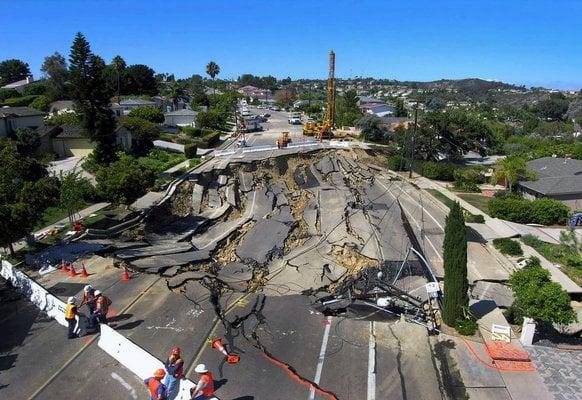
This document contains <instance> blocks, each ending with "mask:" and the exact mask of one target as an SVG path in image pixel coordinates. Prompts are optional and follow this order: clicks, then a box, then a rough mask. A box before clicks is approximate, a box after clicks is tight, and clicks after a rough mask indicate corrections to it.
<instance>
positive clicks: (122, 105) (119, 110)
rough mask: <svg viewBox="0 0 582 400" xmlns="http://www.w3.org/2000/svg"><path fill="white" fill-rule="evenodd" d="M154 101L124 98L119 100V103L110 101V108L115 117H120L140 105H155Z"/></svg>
mask: <svg viewBox="0 0 582 400" xmlns="http://www.w3.org/2000/svg"><path fill="white" fill-rule="evenodd" d="M157 106H158V105H157V104H156V102H155V101H151V100H144V99H125V100H121V101H120V102H119V103H112V104H111V110H112V111H113V112H114V113H115V116H116V117H118V118H119V117H122V116H124V115H127V114H129V113H130V112H131V110H135V109H136V108H140V107H157Z"/></svg>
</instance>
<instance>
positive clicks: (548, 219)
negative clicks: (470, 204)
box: [488, 197, 570, 225]
mask: <svg viewBox="0 0 582 400" xmlns="http://www.w3.org/2000/svg"><path fill="white" fill-rule="evenodd" d="M488 207H489V213H490V214H491V216H492V217H494V218H501V219H505V220H508V221H512V222H518V223H522V224H540V225H552V224H563V223H565V222H566V221H568V218H569V216H570V209H569V208H568V207H567V206H566V205H565V204H563V203H561V202H559V201H557V200H554V199H548V198H543V199H536V200H533V201H530V200H526V199H519V198H515V197H506V198H497V197H494V198H492V199H491V200H489V204H488Z"/></svg>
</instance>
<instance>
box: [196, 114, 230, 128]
mask: <svg viewBox="0 0 582 400" xmlns="http://www.w3.org/2000/svg"><path fill="white" fill-rule="evenodd" d="M196 125H198V126H199V127H201V128H213V129H224V127H225V125H226V118H225V116H223V115H222V114H221V113H219V112H218V111H213V110H210V111H207V112H201V113H199V114H198V115H197V116H196Z"/></svg>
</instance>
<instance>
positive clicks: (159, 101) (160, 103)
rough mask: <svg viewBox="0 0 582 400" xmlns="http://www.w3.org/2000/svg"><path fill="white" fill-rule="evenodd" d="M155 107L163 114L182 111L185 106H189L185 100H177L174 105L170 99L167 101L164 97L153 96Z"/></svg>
mask: <svg viewBox="0 0 582 400" xmlns="http://www.w3.org/2000/svg"><path fill="white" fill-rule="evenodd" d="M152 100H153V101H154V103H156V106H157V107H159V108H160V109H161V110H162V111H164V112H170V111H175V110H183V109H184V108H186V105H187V104H189V101H187V99H179V100H178V101H177V102H176V103H175V104H174V102H173V101H172V99H169V98H167V97H165V96H154V97H152Z"/></svg>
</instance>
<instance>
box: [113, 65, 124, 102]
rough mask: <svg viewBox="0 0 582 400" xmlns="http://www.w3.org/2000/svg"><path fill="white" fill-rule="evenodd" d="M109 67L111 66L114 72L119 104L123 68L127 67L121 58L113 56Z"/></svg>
mask: <svg viewBox="0 0 582 400" xmlns="http://www.w3.org/2000/svg"><path fill="white" fill-rule="evenodd" d="M111 65H112V66H113V69H114V70H115V78H116V81H117V90H116V93H117V102H118V103H119V98H120V96H121V77H122V75H123V73H124V72H125V67H126V66H127V65H126V64H125V60H124V59H123V58H121V56H115V57H113V60H111Z"/></svg>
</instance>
